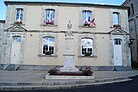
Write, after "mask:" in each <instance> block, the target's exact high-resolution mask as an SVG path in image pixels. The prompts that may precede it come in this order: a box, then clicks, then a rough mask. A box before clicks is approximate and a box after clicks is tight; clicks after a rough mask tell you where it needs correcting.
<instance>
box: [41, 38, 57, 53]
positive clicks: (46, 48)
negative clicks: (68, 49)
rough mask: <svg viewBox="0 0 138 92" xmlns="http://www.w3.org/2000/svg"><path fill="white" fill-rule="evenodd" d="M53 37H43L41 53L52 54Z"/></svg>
mask: <svg viewBox="0 0 138 92" xmlns="http://www.w3.org/2000/svg"><path fill="white" fill-rule="evenodd" d="M54 42H55V38H54V37H43V46H42V49H43V52H42V53H43V55H53V54H54Z"/></svg>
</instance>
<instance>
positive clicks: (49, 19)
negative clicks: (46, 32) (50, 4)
mask: <svg viewBox="0 0 138 92" xmlns="http://www.w3.org/2000/svg"><path fill="white" fill-rule="evenodd" d="M44 22H45V23H46V24H50V25H54V22H55V10H54V9H46V15H45V21H44Z"/></svg>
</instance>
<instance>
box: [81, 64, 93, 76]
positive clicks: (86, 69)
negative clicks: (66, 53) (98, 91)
mask: <svg viewBox="0 0 138 92" xmlns="http://www.w3.org/2000/svg"><path fill="white" fill-rule="evenodd" d="M92 74H93V72H92V70H91V67H90V66H86V67H85V68H84V70H83V75H85V76H91V75H92Z"/></svg>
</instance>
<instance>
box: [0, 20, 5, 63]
mask: <svg viewBox="0 0 138 92" xmlns="http://www.w3.org/2000/svg"><path fill="white" fill-rule="evenodd" d="M4 26H5V20H0V64H1V63H2V52H3V50H2V49H3V35H4Z"/></svg>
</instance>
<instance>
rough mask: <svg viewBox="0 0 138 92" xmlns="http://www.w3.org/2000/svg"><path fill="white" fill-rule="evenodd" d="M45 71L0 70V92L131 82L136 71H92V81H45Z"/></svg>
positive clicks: (137, 73) (137, 72)
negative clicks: (0, 91) (1, 91)
mask: <svg viewBox="0 0 138 92" xmlns="http://www.w3.org/2000/svg"><path fill="white" fill-rule="evenodd" d="M46 74H47V71H33V70H22V71H2V70H0V90H31V89H60V88H71V87H80V86H85V85H97V84H106V83H114V82H122V81H129V80H131V79H130V78H129V77H132V76H136V75H138V71H136V70H133V71H94V73H93V76H94V77H95V79H94V80H88V79H85V80H70V79H68V80H63V79H60V80H59V79H58V80H56V79H55V80H46V79H45V75H46Z"/></svg>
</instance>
